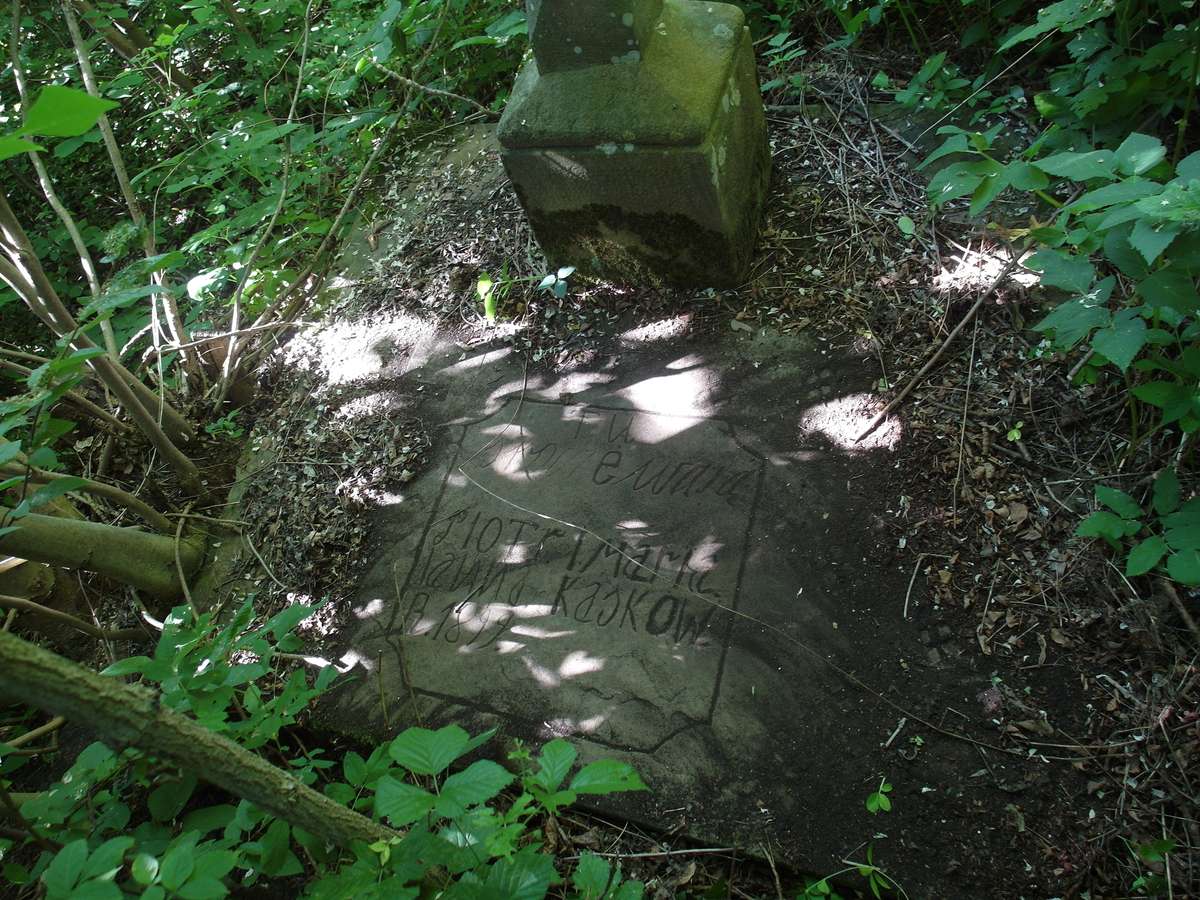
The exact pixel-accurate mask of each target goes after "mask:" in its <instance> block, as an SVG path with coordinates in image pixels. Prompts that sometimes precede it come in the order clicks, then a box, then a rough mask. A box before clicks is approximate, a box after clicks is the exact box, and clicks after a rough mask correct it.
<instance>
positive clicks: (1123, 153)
mask: <svg viewBox="0 0 1200 900" xmlns="http://www.w3.org/2000/svg"><path fill="white" fill-rule="evenodd" d="M1166 155H1167V148H1166V147H1164V146H1163V143H1162V141H1160V140H1159V139H1158V138H1156V137H1151V136H1150V135H1148V134H1139V133H1138V132H1136V131H1134V132H1132V133H1131V134H1130V135H1129V136H1128V137H1127V138H1125V140H1123V141H1122V142H1121V146H1120V147H1118V148H1117V155H1116V159H1117V168H1118V169H1119V170H1120V172H1121V174H1123V175H1141V174H1142V173H1143V172H1148V171H1149V170H1150V169H1153V168H1154V167H1155V166H1156V165H1158V164H1159V163H1160V162H1162V161H1163V159H1164V158H1166Z"/></svg>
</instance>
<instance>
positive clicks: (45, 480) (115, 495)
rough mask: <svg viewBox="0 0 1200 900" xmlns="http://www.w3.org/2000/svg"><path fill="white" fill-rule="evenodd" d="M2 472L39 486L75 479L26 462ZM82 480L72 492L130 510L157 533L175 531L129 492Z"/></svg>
mask: <svg viewBox="0 0 1200 900" xmlns="http://www.w3.org/2000/svg"><path fill="white" fill-rule="evenodd" d="M0 472H4V473H7V474H9V475H20V476H21V477H28V478H29V480H30V481H33V482H35V483H37V484H51V483H53V482H55V481H62V480H63V479H64V478H74V477H75V476H73V475H63V474H60V473H58V472H47V471H46V470H44V469H38V468H34V467H31V466H28V465H26V464H25V463H24V462H12V463H5V464H4V465H3V466H0ZM81 480H82V481H83V484H80V485H79V486H77V487H74V488H71V490H73V491H78V492H80V493H82V494H94V495H95V496H97V497H103V498H104V499H105V500H108V501H110V502H112V503H115V504H117V505H118V506H121V507H123V508H125V509H127V510H129V511H130V512H131V513H133V514H134V515H136V516H138V517H139V518H140V519H141V520H142V521H144V522H145V523H146V524H147V525H149V526H150V527H151V528H153V529H154V530H155V531H159V532H162V533H163V534H170V533H171V532H172V531H173V530H174V529H173V526H172V525H171V520H170V519H168V518H167V517H166V516H164V515H163V514H162V513H160V512H159V511H158V510H156V509H155V508H154V507H152V506H150V504H148V503H146V501H144V500H141V499H139V498H138V497H135V496H134V495H133V494H131V493H129V492H128V491H123V490H121V489H120V488H119V487H116V486H114V485H111V484H105V483H104V482H102V481H92V480H91V479H90V478H83V479H81Z"/></svg>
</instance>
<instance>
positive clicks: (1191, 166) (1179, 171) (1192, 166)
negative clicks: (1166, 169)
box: [1175, 150, 1200, 181]
mask: <svg viewBox="0 0 1200 900" xmlns="http://www.w3.org/2000/svg"><path fill="white" fill-rule="evenodd" d="M1175 177H1176V178H1183V179H1186V180H1187V181H1191V180H1192V179H1193V178H1200V150H1197V151H1196V152H1195V153H1189V154H1188V155H1187V156H1185V157H1184V158H1183V159H1181V160H1180V161H1179V165H1177V166H1176V167H1175Z"/></svg>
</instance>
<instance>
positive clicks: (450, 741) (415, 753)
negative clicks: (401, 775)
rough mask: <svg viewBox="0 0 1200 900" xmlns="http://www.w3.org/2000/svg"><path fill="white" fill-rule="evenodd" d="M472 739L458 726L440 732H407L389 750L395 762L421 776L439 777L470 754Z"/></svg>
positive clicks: (406, 730) (398, 737) (413, 730)
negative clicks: (452, 764)
mask: <svg viewBox="0 0 1200 900" xmlns="http://www.w3.org/2000/svg"><path fill="white" fill-rule="evenodd" d="M469 743H470V737H469V736H468V735H467V733H466V732H465V731H463V730H462V729H461V728H459V727H458V726H457V725H447V726H446V727H445V728H439V729H438V730H437V731H430V730H429V729H427V728H408V729H405V730H404V731H403V732H401V733H400V734H399V735H398V736H397V737H396V739H395V740H393V741H392V743H391V745H390V746H389V747H388V753H389V754H390V755H391V757H392V759H394V760H395V761H396V762H398V763H399V764H400V765H402V766H404V768H406V769H408V770H409V771H410V772H415V773H416V774H418V775H437V774H440V773H441V772H443V771H445V770H446V769H447V768H448V767H449V766H450V763H452V762H454V760H456V759H458V757H459V756H461V755H462V754H463V753H466V752H467V748H468V745H469Z"/></svg>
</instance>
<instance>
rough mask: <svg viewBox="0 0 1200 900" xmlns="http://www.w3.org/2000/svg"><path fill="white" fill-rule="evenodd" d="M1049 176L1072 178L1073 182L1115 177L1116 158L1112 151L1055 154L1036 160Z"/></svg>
mask: <svg viewBox="0 0 1200 900" xmlns="http://www.w3.org/2000/svg"><path fill="white" fill-rule="evenodd" d="M1033 165H1035V166H1037V167H1038V168H1039V169H1041V170H1042V171H1043V172H1045V173H1046V174H1047V175H1057V176H1058V177H1059V178H1070V179H1071V180H1072V181H1090V180H1091V179H1093V178H1109V179H1111V178H1112V177H1113V169H1114V168H1115V166H1116V158H1115V157H1114V156H1113V153H1112V151H1111V150H1089V151H1087V152H1086V153H1055V154H1054V155H1053V156H1047V157H1046V158H1045V159H1038V160H1034V162H1033Z"/></svg>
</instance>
